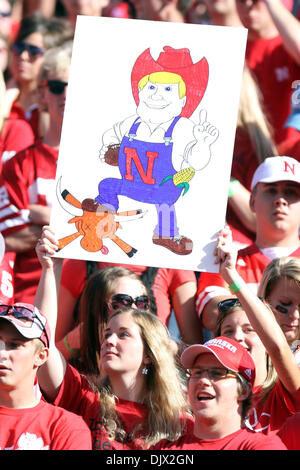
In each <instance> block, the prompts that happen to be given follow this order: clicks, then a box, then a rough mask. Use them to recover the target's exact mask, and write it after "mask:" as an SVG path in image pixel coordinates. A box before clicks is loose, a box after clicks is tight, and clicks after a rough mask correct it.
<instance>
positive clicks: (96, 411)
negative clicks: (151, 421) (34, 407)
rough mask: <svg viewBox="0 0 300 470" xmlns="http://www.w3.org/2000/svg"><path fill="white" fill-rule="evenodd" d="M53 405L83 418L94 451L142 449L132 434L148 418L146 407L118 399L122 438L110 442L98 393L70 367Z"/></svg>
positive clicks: (140, 443)
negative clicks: (89, 433) (123, 431)
mask: <svg viewBox="0 0 300 470" xmlns="http://www.w3.org/2000/svg"><path fill="white" fill-rule="evenodd" d="M54 405H56V406H60V407H62V408H65V409H66V410H68V411H71V412H73V413H76V414H78V415H80V416H82V417H83V419H84V421H85V422H86V423H87V425H88V427H89V429H90V431H91V433H92V447H93V449H94V450H130V449H143V442H142V441H141V440H140V439H138V437H137V438H133V436H132V431H133V430H134V428H135V427H136V426H138V425H140V424H143V423H145V421H146V419H147V415H148V411H147V408H146V406H145V405H143V404H141V403H135V402H131V401H127V400H122V399H118V401H117V404H116V410H117V413H118V416H119V418H120V420H121V422H122V425H123V429H124V430H125V435H124V436H120V437H119V438H118V440H114V441H112V440H111V439H110V438H109V436H108V434H107V431H106V429H105V428H104V426H103V424H102V421H101V415H100V402H99V394H98V392H96V391H94V390H92V388H91V387H90V385H89V383H88V381H87V379H86V378H85V377H84V376H83V375H80V374H79V372H78V371H77V370H76V369H74V368H73V367H72V366H70V365H69V364H67V369H66V373H65V377H64V380H63V382H62V385H61V387H60V390H59V394H58V396H57V398H56V400H55V401H54Z"/></svg>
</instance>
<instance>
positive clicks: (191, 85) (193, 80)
mask: <svg viewBox="0 0 300 470" xmlns="http://www.w3.org/2000/svg"><path fill="white" fill-rule="evenodd" d="M154 72H171V73H176V74H178V75H180V76H181V77H182V79H183V81H184V83H185V85H186V98H187V99H186V104H185V106H184V108H183V109H182V112H181V116H183V117H190V116H191V114H193V112H194V111H195V109H196V108H197V106H198V104H199V103H200V101H201V99H202V97H203V95H204V93H205V90H206V87H207V82H208V63H207V60H206V58H205V57H203V58H202V59H201V60H200V61H199V62H197V63H195V64H194V63H193V61H192V58H191V56H190V51H189V49H173V48H172V47H169V46H165V47H164V48H163V52H161V53H160V55H159V57H158V59H157V61H155V60H154V59H153V57H152V56H151V54H150V49H146V50H145V51H144V52H143V53H142V54H141V55H140V56H139V57H138V58H137V60H136V62H135V64H134V66H133V68H132V73H131V87H132V93H133V97H134V100H135V102H136V105H138V103H139V90H138V83H139V81H140V80H141V78H143V77H144V76H145V75H148V74H150V73H154Z"/></svg>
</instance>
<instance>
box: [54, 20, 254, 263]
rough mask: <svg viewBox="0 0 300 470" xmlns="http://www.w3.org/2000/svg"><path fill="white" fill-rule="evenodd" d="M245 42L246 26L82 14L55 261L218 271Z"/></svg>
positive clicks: (60, 176) (62, 154)
mask: <svg viewBox="0 0 300 470" xmlns="http://www.w3.org/2000/svg"><path fill="white" fill-rule="evenodd" d="M246 39H247V30H245V29H244V28H239V27H235V28H231V27H216V26H206V25H192V24H178V23H163V22H152V21H143V20H131V19H130V20H125V19H117V18H101V17H87V16H79V17H78V18H77V25H76V31H75V38H74V46H73V54H72V63H71V70H70V79H69V86H68V94H67V101H66V107H65V115H64V122H63V130H62V138H61V145H60V151H59V159H58V166H57V176H56V197H55V198H54V199H55V201H54V204H53V208H52V214H51V226H52V227H53V228H54V230H55V233H56V236H57V238H58V239H64V242H63V244H64V246H63V248H62V249H61V250H60V251H59V252H58V256H60V257H63V258H74V259H86V260H95V261H105V262H112V263H120V264H134V265H141V266H154V267H165V268H173V269H187V270H194V271H201V270H203V271H210V272H216V270H217V267H216V265H214V257H213V250H214V247H215V240H216V234H217V232H218V231H219V230H220V229H221V228H222V227H223V226H224V222H225V213H226V206H227V193H228V184H229V180H230V172H231V163H232V153H233V146H234V137H235V129H236V120H237V112H238V104H239V96H240V87H241V80H242V72H243V66H244V54H245V47H246ZM157 72H158V75H153V77H152V76H151V78H149V74H151V73H155V74H157ZM160 72H171V73H172V79H170V75H161V74H160ZM146 73H147V75H146V79H144V82H143V84H141V83H140V89H138V82H139V79H140V78H142V77H143V76H144V74H146ZM174 74H176V77H177V76H179V78H182V79H183V82H184V85H183V87H184V86H185V89H184V88H182V84H181V82H177V81H176V80H177V78H176V77H175V75H174ZM173 76H174V77H175V78H174V81H173ZM157 77H159V78H157ZM161 77H163V78H161ZM180 87H181V88H180ZM179 93H180V95H179ZM177 115H180V116H181V117H180V118H178V119H176V121H174V119H173V118H174V117H175V116H177ZM136 118H139V119H138V120H137V121H136V125H135V127H134V125H133V123H134V122H135V120H136ZM171 124H173V126H172V125H171ZM133 129H134V131H133ZM130 132H134V137H132V136H131V134H130ZM129 134H130V135H129ZM170 136H171V137H170ZM166 140H168V142H166ZM110 143H118V144H120V143H121V146H122V149H121V150H119V155H118V153H117V155H118V156H117V158H118V160H117V165H118V166H112V165H111V164H108V163H107V162H106V161H105V157H104V155H105V151H106V150H107V147H108V144H110ZM135 145H137V147H135ZM170 149H171V150H170ZM120 152H121V153H122V156H120V155H121V153H120ZM141 152H144V155H143V157H141ZM100 157H101V158H100ZM159 157H160V158H159ZM143 158H144V160H143ZM165 167H166V169H165ZM185 168H188V170H187V172H185V173H184V174H183V173H182V172H181V173H180V171H181V170H183V169H185ZM174 175H175V176H174ZM180 177H181V178H180ZM137 178H139V179H140V180H141V181H140V183H141V188H140V189H138V190H137V187H136V186H135V187H133V189H132V187H131V186H130V184H131V183H132V181H134V182H135V184H138V183H137ZM176 178H177V179H176ZM100 182H101V187H100V188H99V184H100ZM151 185H152V186H151ZM145 188H146V189H145ZM148 188H150V189H148ZM145 194H147V197H145ZM87 199H89V201H86V200H87ZM166 200H167V203H166V202H165V201H166ZM83 201H85V202H84V203H83ZM94 201H96V203H97V204H96V205H95V203H94ZM116 201H117V205H116ZM82 203H83V205H81V204H82ZM99 204H100V205H99ZM75 206H77V207H75ZM165 208H166V211H165ZM104 209H106V212H105V210H104ZM125 213H126V215H124V214H125ZM119 214H120V215H119ZM128 215H129V216H128ZM177 228H178V230H177ZM65 237H68V238H67V239H65ZM182 237H185V238H184V243H182V242H181V240H182ZM154 239H155V242H154ZM169 239H170V241H171V242H172V243H171V244H170V245H169V244H168V243H169ZM186 239H188V241H186ZM120 240H121V241H120ZM157 240H158V242H157ZM176 244H177V245H178V246H179V248H178V249H177V246H176ZM166 245H167V246H166ZM182 246H183V247H184V248H183V252H182V251H181V252H180V250H182ZM170 247H171V248H170ZM176 250H177V251H176Z"/></svg>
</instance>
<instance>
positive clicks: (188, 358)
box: [180, 344, 237, 372]
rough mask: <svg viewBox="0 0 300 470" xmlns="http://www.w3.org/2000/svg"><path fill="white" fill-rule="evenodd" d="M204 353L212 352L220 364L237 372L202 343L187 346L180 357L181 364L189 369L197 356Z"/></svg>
mask: <svg viewBox="0 0 300 470" xmlns="http://www.w3.org/2000/svg"><path fill="white" fill-rule="evenodd" d="M204 353H209V354H213V355H214V356H215V358H216V359H217V360H218V361H219V362H220V364H222V365H223V366H224V367H226V368H227V369H230V370H232V371H233V372H237V371H236V370H235V369H233V368H232V367H229V366H228V365H227V364H224V362H222V361H221V359H220V358H219V356H218V355H217V353H216V352H215V351H213V350H212V349H211V348H209V347H208V346H204V345H202V344H195V345H193V346H190V347H188V348H187V349H186V350H185V351H183V353H182V354H181V357H180V361H181V364H182V365H183V367H184V368H185V369H191V368H192V367H193V365H194V363H195V360H196V359H197V357H198V356H200V355H201V354H204Z"/></svg>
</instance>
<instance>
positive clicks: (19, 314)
mask: <svg viewBox="0 0 300 470" xmlns="http://www.w3.org/2000/svg"><path fill="white" fill-rule="evenodd" d="M0 319H3V320H6V321H8V322H9V323H11V324H12V325H13V326H14V327H15V328H16V329H17V330H18V331H19V333H21V335H22V336H24V338H27V339H35V338H37V339H40V340H41V341H42V342H43V343H44V345H45V346H46V347H47V348H49V346H50V329H49V326H48V323H47V320H46V318H45V317H44V315H42V314H41V312H40V311H39V310H38V309H37V308H36V307H34V305H31V304H26V303H16V304H14V305H6V304H2V305H0Z"/></svg>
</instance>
